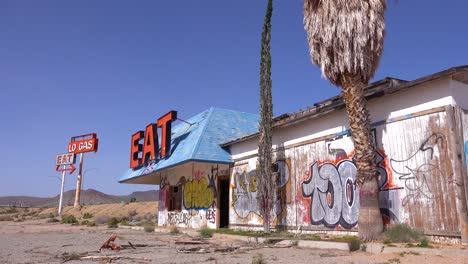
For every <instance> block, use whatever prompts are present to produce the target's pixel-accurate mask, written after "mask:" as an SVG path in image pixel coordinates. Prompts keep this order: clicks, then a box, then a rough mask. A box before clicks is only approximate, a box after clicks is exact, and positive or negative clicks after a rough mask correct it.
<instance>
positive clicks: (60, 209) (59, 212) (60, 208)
mask: <svg viewBox="0 0 468 264" xmlns="http://www.w3.org/2000/svg"><path fill="white" fill-rule="evenodd" d="M63 168H64V170H63V171H62V188H61V189H60V202H59V209H58V214H59V215H62V203H63V189H64V187H65V172H66V171H65V168H66V166H65V165H63Z"/></svg>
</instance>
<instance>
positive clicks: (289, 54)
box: [0, 0, 468, 196]
mask: <svg viewBox="0 0 468 264" xmlns="http://www.w3.org/2000/svg"><path fill="white" fill-rule="evenodd" d="M265 7H266V1H260V0H237V1H220V0H199V1H190V0H185V1H163V0H153V1H116V0H112V1H110V0H108V1H95V0H87V1H85V0H81V1H45V0H44V1H34V0H31V1H21V0H2V1H0V94H1V95H0V121H1V123H0V126H1V129H0V146H1V151H0V168H1V169H0V177H1V178H0V179H1V183H0V196H5V195H35V196H52V195H56V194H57V193H58V192H59V188H60V181H59V180H58V178H59V177H60V173H58V172H55V168H54V159H55V155H56V154H58V153H64V152H66V146H67V143H68V141H69V139H70V137H71V136H75V135H80V134H84V133H89V132H97V133H98V136H99V138H100V146H99V152H98V153H96V154H93V153H91V154H86V155H85V163H84V170H85V175H84V188H86V189H87V188H94V189H97V190H100V191H104V192H107V193H112V194H126V193H130V192H132V191H135V190H147V189H154V186H140V185H127V184H119V183H117V180H118V179H119V177H120V176H121V174H122V173H123V172H124V171H125V170H126V169H127V168H128V167H129V156H130V154H129V148H130V136H131V134H133V133H134V132H136V131H137V130H140V129H144V128H145V126H146V125H147V124H148V123H151V122H154V121H156V119H157V118H158V117H159V116H161V115H162V114H164V113H166V112H167V111H169V110H172V109H173V110H177V111H178V115H179V117H181V118H189V117H191V116H193V115H195V114H197V113H199V112H201V111H203V110H205V109H207V108H209V107H210V106H217V107H222V108H230V109H235V110H241V111H245V112H252V113H258V111H259V103H258V102H259V96H258V93H259V92H258V90H259V88H258V83H259V74H258V72H259V52H260V34H261V29H262V23H263V17H264V13H265ZM467 10H468V3H467V2H466V1H464V0H451V1H434V0H429V1H409V0H406V1H405V0H400V1H389V3H388V10H387V36H386V42H385V50H384V55H383V58H382V61H381V66H380V68H379V70H378V72H377V74H376V77H375V78H374V80H379V79H381V78H384V77H386V76H392V77H396V78H401V79H410V80H411V79H415V78H418V77H422V76H425V75H428V74H431V73H434V72H437V71H440V70H443V69H446V68H449V67H452V66H457V65H463V64H468V26H467V25H468V16H467V13H466V11H467ZM272 24H273V31H272V44H271V45H272V56H273V69H272V79H273V103H274V113H275V115H280V114H283V113H286V112H295V111H298V110H300V109H305V108H307V106H311V105H313V103H315V102H318V101H320V100H324V99H327V98H329V97H331V96H334V95H337V94H338V93H339V90H338V89H337V88H335V87H333V86H331V85H329V84H328V82H327V81H326V80H324V79H322V78H321V77H320V72H319V69H318V68H317V67H316V66H314V65H312V64H311V63H310V59H309V55H308V47H307V42H306V35H305V32H304V31H303V27H302V1H300V0H296V1H291V0H275V1H274V13H273V21H272ZM76 175H77V173H76V172H75V173H74V174H73V175H71V176H67V180H66V189H67V190H68V189H73V188H74V187H75V182H76Z"/></svg>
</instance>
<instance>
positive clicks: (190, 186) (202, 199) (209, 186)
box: [183, 166, 218, 210]
mask: <svg viewBox="0 0 468 264" xmlns="http://www.w3.org/2000/svg"><path fill="white" fill-rule="evenodd" d="M217 173H218V168H217V167H215V166H212V167H211V171H210V173H208V174H207V177H198V176H200V175H201V176H204V175H205V172H201V171H197V172H195V176H196V177H193V178H194V179H193V180H190V181H187V182H185V185H184V199H183V200H184V208H185V209H187V210H193V209H195V210H200V209H208V208H209V207H210V206H212V205H213V203H214V201H215V200H216V197H217V190H216V179H217V176H218V175H217Z"/></svg>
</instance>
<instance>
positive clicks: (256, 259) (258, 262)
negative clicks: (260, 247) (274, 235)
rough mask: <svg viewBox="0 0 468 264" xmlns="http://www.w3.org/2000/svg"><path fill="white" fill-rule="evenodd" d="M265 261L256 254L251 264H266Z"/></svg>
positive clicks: (261, 256) (260, 255)
mask: <svg viewBox="0 0 468 264" xmlns="http://www.w3.org/2000/svg"><path fill="white" fill-rule="evenodd" d="M266 263H267V262H266V260H265V259H264V258H263V254H257V255H256V256H255V257H253V259H252V264H266Z"/></svg>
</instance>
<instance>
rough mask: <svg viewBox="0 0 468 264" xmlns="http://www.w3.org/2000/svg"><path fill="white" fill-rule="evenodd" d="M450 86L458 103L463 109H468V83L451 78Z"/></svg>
mask: <svg viewBox="0 0 468 264" xmlns="http://www.w3.org/2000/svg"><path fill="white" fill-rule="evenodd" d="M450 87H451V89H452V96H453V99H454V100H455V102H456V104H457V105H459V106H460V107H461V108H463V109H468V85H467V84H464V83H462V82H459V81H456V80H450Z"/></svg>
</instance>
